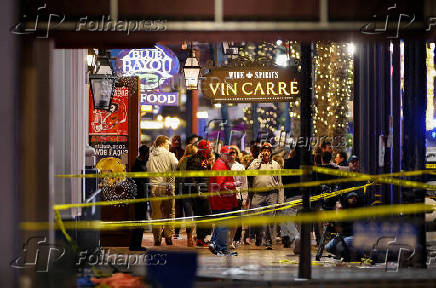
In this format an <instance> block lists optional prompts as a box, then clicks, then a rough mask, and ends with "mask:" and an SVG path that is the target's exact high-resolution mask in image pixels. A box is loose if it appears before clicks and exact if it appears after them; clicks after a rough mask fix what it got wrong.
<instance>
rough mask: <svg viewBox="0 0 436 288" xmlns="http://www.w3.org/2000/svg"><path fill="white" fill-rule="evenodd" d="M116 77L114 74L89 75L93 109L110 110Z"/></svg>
mask: <svg viewBox="0 0 436 288" xmlns="http://www.w3.org/2000/svg"><path fill="white" fill-rule="evenodd" d="M116 79H117V77H116V76H113V75H105V74H92V75H90V76H89V83H90V85H91V93H92V100H93V101H94V109H98V110H106V111H109V110H110V107H111V104H112V97H113V95H114V91H115V82H116Z"/></svg>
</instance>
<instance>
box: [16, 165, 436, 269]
mask: <svg viewBox="0 0 436 288" xmlns="http://www.w3.org/2000/svg"><path fill="white" fill-rule="evenodd" d="M312 171H315V172H319V173H325V174H330V175H332V174H333V175H336V176H342V177H343V176H346V177H349V178H345V179H334V180H327V181H309V182H304V183H295V184H288V185H282V186H280V187H274V188H275V189H280V188H292V187H295V188H297V187H316V186H320V185H323V184H336V183H341V182H352V181H376V182H378V183H388V184H394V185H401V186H408V187H414V188H415V187H425V188H423V189H432V190H436V186H433V185H427V184H424V183H419V182H414V181H405V180H398V179H395V180H394V179H392V178H390V177H396V176H399V177H401V176H419V175H422V174H423V173H426V172H427V173H428V172H430V173H431V172H433V171H411V172H399V173H391V174H384V175H377V176H371V175H365V174H360V173H354V172H346V171H335V170H329V169H323V168H320V167H309V166H305V167H303V169H296V170H290V169H282V170H245V171H244V170H243V171H232V170H225V171H173V172H166V173H151V172H129V173H110V174H107V173H103V174H86V175H82V174H79V175H58V176H57V177H61V178H73V177H74V178H96V177H98V178H105V177H118V178H119V177H122V178H124V177H133V178H141V177H144V178H149V177H213V176H259V175H273V176H279V175H281V176H301V175H309V174H310V173H311V172H312ZM332 171H333V172H332ZM435 173H436V172H435ZM434 175H436V174H434ZM371 185H374V183H369V184H366V185H364V186H360V187H351V188H347V189H343V190H340V191H335V192H331V193H324V194H320V195H315V196H312V197H311V198H310V201H311V202H312V201H319V200H321V199H327V198H330V197H335V196H337V195H340V194H344V193H349V192H351V191H355V190H359V189H364V192H365V193H366V189H367V187H369V186H371ZM268 190H271V187H258V188H250V189H247V190H246V191H244V192H252V193H256V192H264V191H268ZM234 193H240V191H228V192H225V193H223V192H215V193H202V194H200V195H198V194H197V195H192V194H191V195H177V196H175V195H174V196H173V195H171V196H165V197H151V198H143V199H131V200H119V201H101V202H95V203H80V204H61V205H54V206H53V209H54V215H55V223H56V226H54V225H53V223H42V222H39V223H38V222H23V223H21V225H20V226H21V228H22V229H24V230H45V229H54V228H57V229H60V230H61V232H62V233H63V235H64V237H65V239H66V240H67V241H68V242H69V243H70V244H71V246H72V249H73V251H75V252H78V251H79V248H78V245H77V244H76V242H75V241H74V240H73V239H72V237H71V236H70V235H69V234H68V232H67V229H97V230H113V229H122V228H124V229H126V228H130V229H131V228H137V227H143V226H148V225H154V226H161V225H174V226H182V225H185V226H189V225H196V226H197V227H202V226H204V227H210V225H211V224H213V223H217V224H218V225H219V224H220V223H221V224H222V223H225V225H226V226H228V227H237V226H240V225H264V224H268V223H284V222H295V223H314V222H326V221H344V220H358V219H362V218H368V217H380V216H389V215H393V214H402V215H406V214H416V213H423V212H429V211H433V210H434V205H426V204H406V205H404V204H403V205H401V204H400V205H389V206H386V205H385V206H376V207H369V208H357V209H347V210H339V211H336V210H333V211H319V212H312V213H303V214H300V215H296V216H292V215H276V216H259V215H261V214H266V213H271V212H275V211H280V210H286V209H288V208H290V207H294V206H297V205H301V204H302V200H295V201H291V202H288V203H283V204H275V205H269V206H266V207H260V208H262V210H261V211H258V212H254V210H257V209H249V210H240V211H232V212H229V213H223V214H219V215H215V216H213V215H210V217H204V218H206V219H201V220H190V221H186V220H185V219H184V220H182V221H180V220H176V219H160V220H151V221H150V220H149V221H147V220H145V221H118V222H108V221H105V222H103V221H80V222H66V223H64V222H63V221H62V217H61V215H60V212H59V211H60V210H65V209H70V208H74V207H77V208H78V207H92V206H107V205H119V204H135V203H141V202H146V201H159V200H160V201H161V200H168V199H183V198H192V197H211V196H218V195H220V196H221V195H223V194H234ZM269 208H272V209H269ZM232 214H238V215H232ZM225 215H229V216H225ZM223 216H224V217H223ZM217 217H218V218H217ZM208 218H209V219H208ZM313 264H316V263H313ZM91 269H93V270H94V272H95V273H96V274H98V273H97V272H98V271H97V270H96V269H95V267H93V266H92V267H91Z"/></svg>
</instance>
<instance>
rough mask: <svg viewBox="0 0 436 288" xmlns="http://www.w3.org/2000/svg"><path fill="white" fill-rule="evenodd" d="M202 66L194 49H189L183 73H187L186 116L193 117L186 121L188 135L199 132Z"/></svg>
mask: <svg viewBox="0 0 436 288" xmlns="http://www.w3.org/2000/svg"><path fill="white" fill-rule="evenodd" d="M200 69H201V68H200V66H199V65H198V60H197V58H196V57H195V53H194V50H193V49H192V44H191V50H190V51H189V55H188V58H187V59H186V62H185V66H183V73H184V75H185V86H186V114H187V115H186V117H187V120H188V119H189V118H188V117H191V118H190V119H191V121H187V123H186V136H188V135H192V134H197V132H198V131H197V128H198V127H197V126H198V125H197V110H198V91H197V89H198V76H199V74H200Z"/></svg>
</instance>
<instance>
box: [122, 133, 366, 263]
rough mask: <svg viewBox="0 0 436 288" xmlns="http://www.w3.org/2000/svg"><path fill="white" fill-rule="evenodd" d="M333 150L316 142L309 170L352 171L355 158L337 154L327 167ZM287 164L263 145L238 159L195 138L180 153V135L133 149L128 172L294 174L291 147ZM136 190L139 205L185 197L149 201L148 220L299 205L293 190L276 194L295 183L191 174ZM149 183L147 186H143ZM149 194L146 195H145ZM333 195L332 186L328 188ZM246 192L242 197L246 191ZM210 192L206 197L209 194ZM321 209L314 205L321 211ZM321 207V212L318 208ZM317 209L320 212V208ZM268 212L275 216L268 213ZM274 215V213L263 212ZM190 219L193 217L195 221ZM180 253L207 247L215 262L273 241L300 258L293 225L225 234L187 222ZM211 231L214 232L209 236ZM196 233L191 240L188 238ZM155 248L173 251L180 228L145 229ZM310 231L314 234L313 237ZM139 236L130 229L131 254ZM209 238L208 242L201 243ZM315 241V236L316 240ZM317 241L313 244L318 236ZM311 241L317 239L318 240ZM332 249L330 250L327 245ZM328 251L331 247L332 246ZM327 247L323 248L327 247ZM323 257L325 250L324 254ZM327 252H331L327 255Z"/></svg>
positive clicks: (294, 179) (140, 211)
mask: <svg viewBox="0 0 436 288" xmlns="http://www.w3.org/2000/svg"><path fill="white" fill-rule="evenodd" d="M332 152H333V151H332V148H331V145H330V143H323V144H322V145H321V147H320V148H319V149H317V150H315V153H314V165H319V166H321V167H326V168H331V169H342V170H349V171H357V170H358V158H357V157H356V156H352V157H351V158H350V164H348V163H347V161H346V158H347V154H346V153H344V152H341V151H339V152H338V153H336V157H335V161H334V162H332ZM288 156H289V157H286V159H284V158H285V157H283V156H282V155H280V154H276V155H273V147H272V145H271V144H270V143H268V142H264V143H262V144H261V143H259V142H252V145H251V146H250V153H246V152H244V151H243V152H241V151H240V150H239V148H238V147H237V146H233V145H232V146H222V147H220V149H219V153H215V152H214V151H213V149H212V147H211V143H210V142H209V141H207V140H205V139H201V137H198V136H196V135H193V136H191V137H188V138H187V141H186V146H185V148H184V149H183V148H182V141H181V137H180V136H174V137H173V138H172V139H171V142H170V139H169V137H167V136H163V135H161V136H158V137H157V138H156V139H155V141H154V143H153V145H152V147H151V148H148V147H147V146H145V145H143V146H141V147H140V148H139V156H138V158H137V159H136V162H135V164H134V166H133V169H132V171H147V172H161V173H163V172H171V171H209V170H212V171H222V170H279V169H299V168H300V159H299V156H300V153H299V151H298V148H296V149H295V150H293V151H292V152H291V153H290V155H288ZM316 177H317V179H318V180H325V179H326V178H328V177H331V176H328V175H324V174H317V175H316ZM134 180H135V182H136V184H137V186H138V195H137V197H138V198H145V197H147V196H149V197H165V196H174V195H188V196H187V197H183V198H182V199H174V198H171V197H168V198H167V199H163V200H157V201H156V200H155V201H151V210H152V213H151V215H152V219H153V220H158V219H174V218H182V217H185V218H186V219H192V218H194V217H195V216H206V215H218V216H219V215H220V214H229V213H232V212H234V211H244V210H247V209H254V208H261V207H265V206H270V205H274V204H280V203H285V202H290V201H293V200H298V199H300V198H301V193H300V189H299V188H283V185H285V187H286V185H287V184H292V183H298V182H299V181H300V177H299V176H283V177H282V176H279V175H278V176H277V175H264V174H262V173H260V175H257V176H249V177H247V176H212V177H207V176H203V175H201V173H199V175H195V177H177V178H176V177H173V176H168V177H164V176H161V177H150V179H144V178H135V179H134ZM146 183H149V184H148V185H145V184H146ZM149 187H151V190H149V191H147V190H148V188H149ZM248 188H254V190H256V188H259V189H257V190H258V191H255V193H252V192H248V191H247V190H248ZM328 188H329V189H338V187H335V188H333V185H330V187H328ZM323 189H324V190H325V189H326V187H320V188H319V191H318V192H316V191H315V192H313V193H323V192H324V190H323ZM252 190H253V189H251V190H249V191H252ZM210 193H213V194H210ZM320 207H321V206H320ZM324 208H325V207H324ZM321 209H323V208H321ZM272 211H274V210H272ZM297 212H298V211H297V207H290V208H288V209H286V210H283V211H280V212H278V213H282V214H284V215H296V214H297ZM135 215H136V219H137V220H143V219H145V206H144V204H143V203H138V204H136V209H135ZM263 215H265V216H273V215H275V212H267V213H264V214H263ZM194 219H196V218H194ZM186 223H187V224H186V225H185V227H186V238H187V242H186V243H187V244H186V245H187V246H188V247H193V246H199V247H208V248H209V250H210V251H211V252H212V253H213V254H215V255H219V256H222V255H232V256H235V255H237V252H235V251H234V249H235V248H237V247H238V246H239V245H242V244H244V245H251V244H252V242H254V244H255V245H256V246H262V245H264V246H265V247H266V249H268V250H271V249H272V248H273V243H274V242H275V240H276V235H280V238H281V242H282V244H283V245H284V247H287V248H290V247H291V246H292V245H293V246H294V252H295V253H299V246H300V245H299V244H300V243H299V241H300V236H299V229H298V227H297V225H296V224H295V223H281V224H280V225H275V224H266V225H260V226H259V225H255V226H253V227H241V226H240V227H237V228H234V227H231V228H230V227H226V226H225V225H223V224H216V225H206V224H204V223H203V225H198V227H193V226H195V225H191V224H189V223H190V222H186ZM212 226H215V227H214V229H212V228H213V227H212ZM193 230H195V232H196V233H195V236H194V235H193ZM152 232H153V237H154V245H155V246H160V245H161V243H162V240H163V239H162V238H164V239H165V243H166V245H173V239H174V238H175V239H181V236H180V227H178V228H176V229H174V227H173V226H172V225H163V226H156V225H153V226H152ZM315 232H316V231H315ZM142 234H143V229H136V230H135V231H134V233H133V235H132V241H131V246H130V250H145V248H144V247H141V242H142ZM208 235H211V237H210V241H207V240H206V238H207V236H208ZM318 236H319V235H318ZM317 238H319V237H317ZM317 240H318V239H317ZM332 245H333V244H332ZM332 245H330V246H332ZM327 246H328V245H327ZM328 250H329V249H328ZM329 251H333V250H332V249H330V250H329Z"/></svg>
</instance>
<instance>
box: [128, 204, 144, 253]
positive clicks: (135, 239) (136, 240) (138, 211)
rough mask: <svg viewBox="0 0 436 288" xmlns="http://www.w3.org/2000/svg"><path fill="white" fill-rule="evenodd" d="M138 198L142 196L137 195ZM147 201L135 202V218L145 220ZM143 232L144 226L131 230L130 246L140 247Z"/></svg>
mask: <svg viewBox="0 0 436 288" xmlns="http://www.w3.org/2000/svg"><path fill="white" fill-rule="evenodd" d="M137 198H138V199H140V198H144V197H137ZM146 204H147V203H145V202H142V203H136V204H135V220H146V219H147V213H146V212H147V211H146V210H147V205H146ZM143 234H144V228H136V229H133V231H132V238H131V241H130V247H131V248H138V247H141V243H142V236H143Z"/></svg>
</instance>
